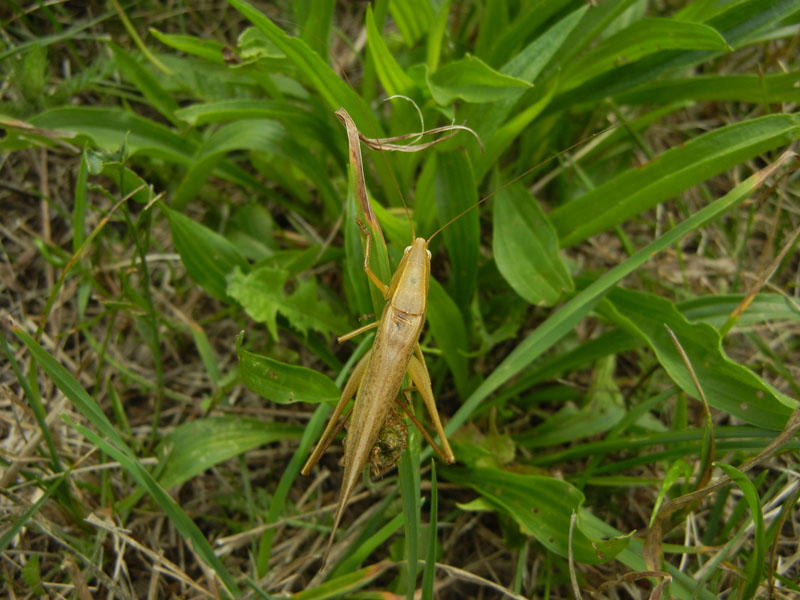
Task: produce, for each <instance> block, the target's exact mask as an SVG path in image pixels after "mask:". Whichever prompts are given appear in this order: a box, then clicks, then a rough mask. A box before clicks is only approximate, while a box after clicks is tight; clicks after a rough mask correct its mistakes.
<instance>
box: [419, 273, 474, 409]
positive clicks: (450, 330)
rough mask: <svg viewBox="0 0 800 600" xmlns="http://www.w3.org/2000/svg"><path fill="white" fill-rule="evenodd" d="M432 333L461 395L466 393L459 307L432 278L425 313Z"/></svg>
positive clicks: (463, 334)
mask: <svg viewBox="0 0 800 600" xmlns="http://www.w3.org/2000/svg"><path fill="white" fill-rule="evenodd" d="M426 316H427V320H428V323H429V324H430V327H431V333H432V334H433V338H434V339H435V340H436V344H437V345H438V346H439V349H441V351H442V356H443V358H444V360H445V362H446V363H447V366H448V367H450V371H451V372H452V373H453V379H454V380H455V384H456V389H457V390H458V393H459V395H460V396H462V397H464V396H466V394H467V382H468V377H467V357H466V350H467V331H466V328H465V327H464V318H463V317H462V316H461V312H459V310H458V305H457V304H456V303H455V302H454V301H453V299H452V298H450V296H449V295H448V294H447V292H446V291H445V289H444V288H443V287H442V286H441V285H440V284H439V282H438V281H436V279H434V278H433V277H431V279H430V286H429V288H428V309H427V311H426Z"/></svg>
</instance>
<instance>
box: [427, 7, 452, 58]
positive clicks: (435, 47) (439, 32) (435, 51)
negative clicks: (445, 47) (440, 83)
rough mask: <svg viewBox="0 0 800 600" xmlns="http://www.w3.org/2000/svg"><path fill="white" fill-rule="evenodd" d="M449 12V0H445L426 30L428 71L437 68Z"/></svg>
mask: <svg viewBox="0 0 800 600" xmlns="http://www.w3.org/2000/svg"><path fill="white" fill-rule="evenodd" d="M449 14H450V0H445V1H444V2H442V3H441V4H440V5H439V9H438V10H437V12H436V17H435V18H434V20H433V23H432V24H431V27H430V29H429V30H428V43H427V48H426V61H425V64H426V66H427V67H428V71H429V72H431V73H434V72H436V69H438V68H439V59H440V58H441V53H442V43H443V41H444V36H445V32H446V31H447V16H448V15H449Z"/></svg>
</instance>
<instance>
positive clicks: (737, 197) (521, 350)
mask: <svg viewBox="0 0 800 600" xmlns="http://www.w3.org/2000/svg"><path fill="white" fill-rule="evenodd" d="M780 164H781V162H780V161H779V162H776V163H773V164H772V165H771V166H770V167H767V168H766V169H764V170H762V171H759V172H758V173H756V174H754V175H752V176H750V177H749V178H747V179H746V180H745V181H743V182H742V183H740V184H739V185H737V186H736V187H735V188H734V189H732V190H731V191H730V192H729V193H728V194H726V195H725V196H724V197H722V198H720V199H718V200H715V201H714V202H712V203H711V204H709V205H708V206H706V207H705V208H703V209H701V210H699V211H698V212H696V213H695V214H694V215H692V216H690V217H689V218H688V219H686V220H685V221H683V222H682V223H680V224H679V225H677V226H676V227H674V228H673V229H672V230H670V231H668V232H667V233H665V234H664V235H662V236H661V237H659V238H658V239H657V240H655V241H653V242H652V243H650V244H648V245H647V246H645V247H644V248H642V249H641V250H639V251H638V252H636V253H635V254H633V255H632V256H631V257H630V258H628V259H627V260H626V261H625V262H623V263H621V264H619V265H617V266H616V267H615V268H613V269H611V270H610V271H609V272H608V273H606V274H605V275H603V276H602V277H600V278H599V279H597V280H596V281H595V282H593V283H592V284H591V285H589V286H588V287H587V288H585V289H584V290H582V291H581V292H579V293H578V294H576V295H575V296H574V297H573V298H572V299H571V300H569V302H567V303H566V304H564V306H562V307H561V308H560V309H559V310H558V311H557V312H556V313H554V314H553V315H551V316H550V317H549V318H548V319H547V320H546V321H545V322H544V323H542V324H540V325H539V326H538V327H537V328H536V329H535V330H533V332H532V333H530V334H529V335H528V336H527V337H526V338H525V339H524V340H522V341H521V342H520V343H519V344H518V345H517V347H516V348H514V350H513V351H512V352H511V353H510V354H509V355H508V356H507V357H506V358H505V359H503V361H502V362H501V363H500V364H499V365H498V366H497V367H496V368H495V370H494V371H492V373H491V374H490V375H489V376H488V377H487V378H486V379H485V380H484V381H483V383H481V385H480V386H478V388H477V389H476V390H475V391H474V392H472V394H471V395H470V397H469V398H467V400H466V401H465V402H464V404H462V406H461V408H459V409H458V411H457V412H456V414H455V415H453V418H452V419H450V421H449V422H448V424H447V426H446V427H445V432H446V433H447V434H448V435H450V434H452V433H453V432H455V431H456V430H457V429H458V428H459V427H460V426H461V425H462V424H463V423H464V422H465V421H466V420H467V419H468V418H469V417H470V416H471V415H472V413H473V412H474V411H475V410H476V409H477V408H478V407H479V406H480V404H481V403H482V402H483V401H484V400H485V399H486V398H487V397H488V396H489V395H490V394H491V393H492V392H494V391H496V390H497V389H498V388H499V387H500V386H502V385H503V384H505V383H506V382H508V381H509V380H510V379H511V378H512V377H514V376H515V375H517V373H519V372H520V371H521V370H522V369H524V368H525V367H527V366H528V365H530V364H531V363H532V362H533V361H534V360H536V359H537V358H538V357H539V356H541V355H542V353H544V352H545V351H546V350H548V349H549V348H551V347H552V346H553V345H554V344H555V343H556V342H558V341H559V340H560V339H561V338H563V337H564V336H565V335H566V334H567V333H568V332H569V331H571V330H572V328H573V327H574V326H575V325H577V324H578V323H579V322H580V320H581V319H582V318H583V317H585V316H586V315H587V314H589V311H590V310H591V309H592V307H594V305H595V304H596V303H597V301H598V300H600V298H602V297H603V296H604V295H605V294H607V293H608V291H609V290H610V289H611V288H613V287H614V286H615V285H616V284H617V283H619V282H620V281H621V280H622V279H623V278H624V277H625V276H627V275H629V274H630V273H632V272H633V271H635V270H636V269H637V268H638V267H640V266H641V265H643V264H644V263H646V262H647V261H648V260H650V259H651V258H653V257H654V256H655V255H656V254H658V253H659V252H660V251H661V250H663V249H664V248H667V247H669V246H670V245H672V244H674V243H675V242H676V241H678V240H680V239H681V238H682V237H683V236H684V235H686V234H687V233H690V232H691V231H695V230H697V229H699V228H701V227H703V226H704V225H706V224H707V223H709V222H710V221H712V220H713V219H715V218H717V217H719V216H721V215H722V214H725V213H726V212H727V211H729V210H730V209H731V208H733V207H734V206H736V205H737V204H739V203H740V202H742V201H743V200H744V199H745V198H747V197H748V196H749V195H750V194H751V193H752V192H753V191H754V190H756V189H757V188H758V187H760V186H761V184H762V183H763V182H764V179H765V177H766V176H767V175H768V174H769V173H771V172H772V171H774V170H775V169H776V168H777V167H778V166H779V165H780Z"/></svg>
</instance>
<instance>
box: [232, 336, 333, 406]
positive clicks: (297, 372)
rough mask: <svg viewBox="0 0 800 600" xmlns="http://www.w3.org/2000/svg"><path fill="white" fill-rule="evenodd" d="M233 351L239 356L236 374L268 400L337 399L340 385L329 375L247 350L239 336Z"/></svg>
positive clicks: (284, 402)
mask: <svg viewBox="0 0 800 600" xmlns="http://www.w3.org/2000/svg"><path fill="white" fill-rule="evenodd" d="M236 354H237V355H238V356H239V375H240V377H241V378H242V381H243V382H244V384H245V385H246V386H247V387H248V388H250V389H251V390H253V391H254V392H255V393H256V394H258V395H260V396H262V397H263V398H266V399H267V400H271V401H272V402H277V403H278V404H290V403H292V402H310V403H312V404H318V403H320V402H335V401H336V400H338V399H339V394H340V392H339V388H338V387H336V384H335V383H334V382H333V380H331V379H330V377H328V376H326V375H323V374H322V373H319V372H318V371H314V370H312V369H307V368H305V367H298V366H295V365H287V364H286V363H282V362H279V361H277V360H274V359H272V358H269V357H267V356H261V355H259V354H254V353H252V352H249V351H247V350H245V349H244V348H242V345H241V336H239V337H237V339H236Z"/></svg>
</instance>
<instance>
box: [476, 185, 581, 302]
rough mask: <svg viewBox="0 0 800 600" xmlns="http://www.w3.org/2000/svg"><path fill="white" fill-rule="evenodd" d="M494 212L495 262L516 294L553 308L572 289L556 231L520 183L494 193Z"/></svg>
mask: <svg viewBox="0 0 800 600" xmlns="http://www.w3.org/2000/svg"><path fill="white" fill-rule="evenodd" d="M493 212H494V229H493V231H492V250H493V252H494V259H495V261H496V262H497V268H498V269H499V271H500V273H501V274H502V275H503V277H504V278H505V280H506V281H507V282H508V284H509V285H510V286H511V287H512V288H513V289H514V291H515V292H517V293H518V294H519V295H520V296H522V297H523V298H524V299H525V300H527V301H528V302H529V303H531V304H537V305H538V304H545V305H546V306H552V305H554V304H555V303H556V302H558V301H559V300H560V299H561V297H562V295H563V294H564V292H571V291H572V290H573V289H574V285H573V283H572V278H571V277H570V275H569V272H568V271H567V268H566V267H565V266H564V263H563V262H562V260H561V256H559V248H558V236H557V235H556V232H555V229H553V226H552V225H551V224H550V221H548V219H547V216H546V215H545V214H544V212H543V211H542V209H541V207H540V206H539V203H538V202H537V201H536V199H535V198H533V197H532V196H531V195H530V194H529V193H528V191H527V190H526V189H525V188H524V187H523V186H522V185H521V184H514V185H511V186H508V187H505V188H503V189H501V190H500V191H499V192H497V194H496V195H495V199H494V207H493Z"/></svg>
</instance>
